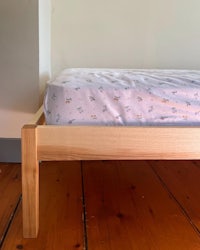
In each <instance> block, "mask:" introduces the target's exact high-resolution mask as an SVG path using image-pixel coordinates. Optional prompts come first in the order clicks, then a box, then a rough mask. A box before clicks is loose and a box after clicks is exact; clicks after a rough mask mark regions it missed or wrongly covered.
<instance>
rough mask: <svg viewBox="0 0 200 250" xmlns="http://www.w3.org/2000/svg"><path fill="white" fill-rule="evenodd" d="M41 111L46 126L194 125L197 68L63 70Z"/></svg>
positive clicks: (199, 108)
mask: <svg viewBox="0 0 200 250" xmlns="http://www.w3.org/2000/svg"><path fill="white" fill-rule="evenodd" d="M44 113H45V117H46V123H47V124H49V125H53V124H54V125H108V126H109V125H116V126H118V125H129V126H130V125H136V126H137V125H138V126H170V125H173V126H174V125H177V126H179V125H181V126H182V125H183V126H184V125H186V126H188V125H191V126H194V125H200V71H195V70H132V69H66V70H64V71H63V72H62V73H61V74H60V75H59V76H58V77H57V78H56V79H55V80H53V81H50V82H49V83H48V84H47V89H46V94H45V98H44Z"/></svg>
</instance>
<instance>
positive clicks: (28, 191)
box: [22, 125, 39, 238]
mask: <svg viewBox="0 0 200 250" xmlns="http://www.w3.org/2000/svg"><path fill="white" fill-rule="evenodd" d="M22 214H23V215H22V220H23V236H24V238H36V237H37V235H38V230H39V163H38V159H37V126H35V125H25V126H24V127H23V128H22Z"/></svg>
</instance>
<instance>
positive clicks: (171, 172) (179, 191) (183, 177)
mask: <svg viewBox="0 0 200 250" xmlns="http://www.w3.org/2000/svg"><path fill="white" fill-rule="evenodd" d="M150 164H151V166H152V168H153V170H154V171H155V172H156V174H157V175H158V176H159V178H160V179H161V180H162V182H163V183H164V185H165V186H166V188H167V189H168V190H169V191H170V192H171V193H172V195H173V196H174V198H175V199H176V200H177V201H178V202H179V204H180V205H181V206H182V208H183V209H184V211H185V212H186V214H187V216H188V219H189V220H191V223H192V224H193V226H194V227H196V229H197V230H198V231H199V232H200V195H199V194H200V162H198V161H152V162H150Z"/></svg>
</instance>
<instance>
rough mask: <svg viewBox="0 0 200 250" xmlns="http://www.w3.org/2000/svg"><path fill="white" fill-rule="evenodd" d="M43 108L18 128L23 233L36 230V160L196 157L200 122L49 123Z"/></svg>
mask: <svg viewBox="0 0 200 250" xmlns="http://www.w3.org/2000/svg"><path fill="white" fill-rule="evenodd" d="M42 124H44V115H43V111H42V108H41V109H40V110H39V111H38V112H37V114H36V117H35V118H34V119H33V121H32V122H31V124H29V125H25V126H24V127H23V128H22V180H23V184H22V192H23V234H24V237H27V238H35V237H37V234H38V229H39V165H38V161H40V160H42V161H48V160H111V159H112V160H113V159H116V160H118V159H123V160H126V159H129V160H130V159H131V160H135V159H137V160H138V159H200V127H129V126H127V127H123V126H120V127H118V126H115V127H110V126H108V127H105V126H51V125H42Z"/></svg>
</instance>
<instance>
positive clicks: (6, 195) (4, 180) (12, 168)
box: [0, 163, 21, 246]
mask: <svg viewBox="0 0 200 250" xmlns="http://www.w3.org/2000/svg"><path fill="white" fill-rule="evenodd" d="M20 196H21V168H20V164H6V163H5V164H3V163H1V164H0V246H1V244H2V241H3V240H4V237H5V234H6V231H7V228H8V226H9V223H10V221H11V219H12V216H13V213H14V211H15V208H16V206H17V203H18V201H19V199H20Z"/></svg>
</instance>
